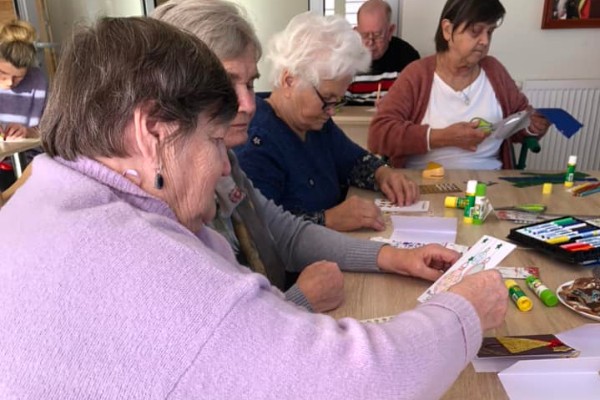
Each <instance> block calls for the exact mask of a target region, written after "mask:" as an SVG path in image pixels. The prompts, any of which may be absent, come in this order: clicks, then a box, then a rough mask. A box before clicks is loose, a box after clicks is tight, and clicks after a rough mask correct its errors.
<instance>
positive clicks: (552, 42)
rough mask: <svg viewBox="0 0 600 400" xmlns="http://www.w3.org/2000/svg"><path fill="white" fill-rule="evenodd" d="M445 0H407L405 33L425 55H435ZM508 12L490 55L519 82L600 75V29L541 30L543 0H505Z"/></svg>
mask: <svg viewBox="0 0 600 400" xmlns="http://www.w3.org/2000/svg"><path fill="white" fill-rule="evenodd" d="M445 2H446V1H445V0H403V1H402V5H403V7H402V10H401V13H402V15H401V19H402V24H401V27H402V28H401V36H402V38H403V39H405V40H406V41H408V42H409V43H411V44H412V45H413V46H414V47H415V48H416V49H417V50H418V51H419V52H420V53H421V56H425V55H429V54H433V53H434V52H435V46H434V43H433V37H434V35H435V30H436V27H437V21H438V19H439V17H440V14H441V11H442V8H443V6H444V4H445ZM502 4H503V5H504V8H506V17H505V19H504V23H503V24H502V26H501V27H500V28H499V29H498V30H496V32H495V33H494V37H493V39H492V47H491V50H490V54H491V55H493V56H495V57H497V58H498V59H499V60H500V61H501V62H502V63H503V64H504V65H505V66H506V68H507V69H508V71H509V72H510V73H511V75H512V76H513V78H514V79H515V80H517V81H524V80H528V79H600V28H597V29H543V30H542V29H541V28H540V27H541V24H542V13H543V7H544V1H543V0H502Z"/></svg>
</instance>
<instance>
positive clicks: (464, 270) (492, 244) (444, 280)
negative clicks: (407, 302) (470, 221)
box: [417, 235, 516, 303]
mask: <svg viewBox="0 0 600 400" xmlns="http://www.w3.org/2000/svg"><path fill="white" fill-rule="evenodd" d="M515 247H516V246H515V245H514V244H511V243H508V242H505V241H504V240H500V239H497V238H495V237H492V236H487V235H485V236H482V237H481V239H479V240H478V241H477V243H475V244H474V245H473V246H472V247H471V248H470V249H469V251H467V252H466V253H464V254H463V255H462V257H460V258H459V259H458V261H457V262H455V263H454V265H452V266H451V267H450V268H449V269H448V270H447V271H446V272H444V275H442V276H441V277H440V278H438V280H437V281H435V282H434V283H433V285H431V286H430V287H429V289H427V290H426V291H425V293H423V294H422V295H421V296H419V298H418V299H417V300H418V301H420V302H421V303H423V302H425V301H427V300H429V299H430V298H431V297H433V296H434V295H436V294H438V293H441V292H444V291H446V290H448V288H449V287H450V286H452V285H454V284H456V283H458V282H460V281H461V279H462V278H463V276H465V275H469V274H474V273H476V272H479V271H483V270H486V269H491V268H494V267H495V266H496V265H498V264H499V263H500V261H502V260H503V259H504V258H505V257H506V256H507V255H508V254H510V252H511V251H513V250H514V249H515Z"/></svg>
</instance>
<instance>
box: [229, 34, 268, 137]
mask: <svg viewBox="0 0 600 400" xmlns="http://www.w3.org/2000/svg"><path fill="white" fill-rule="evenodd" d="M256 61H257V60H256V50H255V49H254V47H253V46H249V47H248V48H247V49H246V51H245V52H244V53H243V54H242V55H241V56H240V57H238V58H235V59H233V60H221V62H222V63H223V66H224V67H225V70H226V71H227V73H228V74H229V76H230V77H231V81H232V82H233V86H234V88H235V93H236V94H237V98H238V103H239V107H238V113H237V115H236V117H235V119H234V120H233V122H232V123H231V128H230V129H229V131H228V132H227V135H226V136H225V146H227V148H228V149H231V148H233V147H236V146H239V145H241V144H244V143H246V140H247V139H248V125H249V124H250V121H251V120H252V117H254V113H255V112H256V100H255V98H254V81H255V80H256V79H258V76H259V75H258V70H257V69H256Z"/></svg>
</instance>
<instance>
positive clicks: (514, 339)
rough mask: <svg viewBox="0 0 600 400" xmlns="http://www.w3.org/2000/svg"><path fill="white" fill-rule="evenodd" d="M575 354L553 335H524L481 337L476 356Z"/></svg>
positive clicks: (533, 356)
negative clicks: (481, 340) (481, 341)
mask: <svg viewBox="0 0 600 400" xmlns="http://www.w3.org/2000/svg"><path fill="white" fill-rule="evenodd" d="M577 354H578V352H577V350H575V349H574V348H572V347H570V346H567V345H566V344H564V343H563V342H561V341H560V340H559V339H558V338H557V337H556V336H554V335H526V336H498V337H486V338H483V343H482V344H481V348H480V349H479V352H478V353H477V357H479V358H490V357H519V358H547V357H572V356H575V355H577Z"/></svg>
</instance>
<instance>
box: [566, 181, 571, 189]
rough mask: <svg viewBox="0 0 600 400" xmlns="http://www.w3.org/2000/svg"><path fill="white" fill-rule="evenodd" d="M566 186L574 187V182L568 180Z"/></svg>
mask: <svg viewBox="0 0 600 400" xmlns="http://www.w3.org/2000/svg"><path fill="white" fill-rule="evenodd" d="M565 187H568V188H570V187H573V182H569V181H566V182H565Z"/></svg>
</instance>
